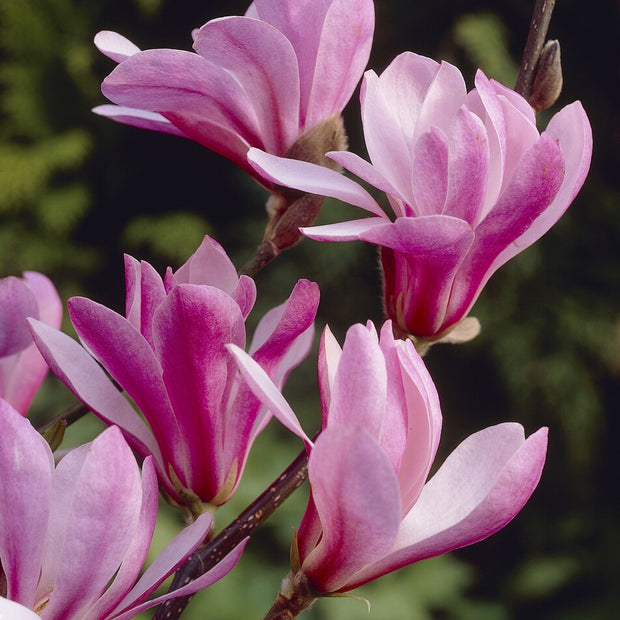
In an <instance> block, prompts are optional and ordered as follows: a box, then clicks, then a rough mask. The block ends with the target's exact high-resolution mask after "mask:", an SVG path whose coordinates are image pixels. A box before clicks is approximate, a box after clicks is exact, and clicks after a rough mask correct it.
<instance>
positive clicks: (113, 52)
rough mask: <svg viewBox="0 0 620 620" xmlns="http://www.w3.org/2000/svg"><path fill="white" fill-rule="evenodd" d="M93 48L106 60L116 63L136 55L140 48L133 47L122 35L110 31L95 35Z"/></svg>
mask: <svg viewBox="0 0 620 620" xmlns="http://www.w3.org/2000/svg"><path fill="white" fill-rule="evenodd" d="M94 42H95V46H96V47H97V49H98V50H99V51H100V52H101V53H102V54H105V55H106V56H107V57H108V58H111V59H112V60H114V61H116V62H122V61H123V60H125V59H126V58H129V57H130V56H133V55H134V54H137V53H138V52H139V51H140V48H139V47H138V46H137V45H134V44H133V43H132V42H131V41H130V40H129V39H126V38H125V37H124V36H123V35H121V34H118V33H117V32H112V31H110V30H102V31H101V32H98V33H97V34H96V35H95V41H94Z"/></svg>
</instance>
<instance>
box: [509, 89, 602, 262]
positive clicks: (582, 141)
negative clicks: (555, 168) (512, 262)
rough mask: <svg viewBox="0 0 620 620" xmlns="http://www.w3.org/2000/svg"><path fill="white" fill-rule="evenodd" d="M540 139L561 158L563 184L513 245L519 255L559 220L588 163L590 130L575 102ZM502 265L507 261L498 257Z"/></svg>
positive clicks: (552, 121)
mask: <svg viewBox="0 0 620 620" xmlns="http://www.w3.org/2000/svg"><path fill="white" fill-rule="evenodd" d="M543 135H547V136H549V137H551V138H553V139H554V140H555V141H556V142H557V143H558V144H559V145H560V149H561V150H562V155H563V156H564V166H565V173H564V181H563V183H562V186H561V187H560V190H559V191H558V193H557V195H556V197H555V198H554V199H553V202H552V203H551V204H550V205H549V206H548V207H547V208H546V209H545V210H544V211H543V213H542V214H541V215H540V216H539V217H538V218H537V219H536V221H535V222H534V224H533V225H532V226H531V227H530V228H529V229H528V230H527V231H526V232H525V233H524V234H523V235H521V236H520V237H519V238H518V239H517V240H516V241H515V246H516V247H517V248H518V249H516V251H515V252H514V253H515V254H516V253H517V252H520V251H521V250H522V249H523V248H526V247H528V246H529V245H531V244H532V243H534V242H535V241H538V239H540V237H541V236H542V235H543V234H545V233H546V232H547V231H548V230H549V229H550V228H551V226H553V225H554V224H555V223H556V222H557V220H558V219H559V218H560V217H561V216H562V214H563V213H564V211H566V209H567V208H568V206H569V205H570V203H571V202H572V201H573V199H574V198H575V196H576V195H577V193H578V192H579V190H580V189H581V186H582V185H583V183H584V181H585V179H586V176H587V174H588V170H589V169H590V161H591V159H592V128H591V127H590V122H589V121H588V117H587V116H586V113H585V111H584V109H583V107H582V105H581V103H580V102H579V101H576V102H574V103H571V104H570V105H568V106H566V107H565V108H562V109H561V110H560V111H559V112H558V113H557V114H556V115H555V116H554V117H553V118H552V119H551V121H550V122H549V125H548V127H547V129H546V131H545V132H544V133H543ZM501 259H502V261H504V260H508V258H506V259H504V257H503V256H502V257H501Z"/></svg>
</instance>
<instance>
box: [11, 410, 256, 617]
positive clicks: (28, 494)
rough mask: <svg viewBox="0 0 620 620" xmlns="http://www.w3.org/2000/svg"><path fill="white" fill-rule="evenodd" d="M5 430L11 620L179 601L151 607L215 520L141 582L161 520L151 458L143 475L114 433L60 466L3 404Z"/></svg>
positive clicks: (214, 576)
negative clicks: (154, 596) (154, 595)
mask: <svg viewBox="0 0 620 620" xmlns="http://www.w3.org/2000/svg"><path fill="white" fill-rule="evenodd" d="M0 428H2V432H1V433H0V479H1V480H2V484H1V485H0V560H1V567H2V570H1V571H0V573H1V572H2V571H3V580H6V581H4V586H5V589H3V594H4V596H5V597H6V598H0V614H2V617H3V618H4V617H6V618H24V619H28V618H32V617H34V618H36V617H41V618H44V619H45V620H73V619H76V620H77V619H80V620H112V619H113V618H114V619H117V620H127V619H128V618H133V617H134V616H135V615H136V614H137V613H138V612H139V611H141V610H142V609H147V608H149V607H152V606H153V605H157V604H159V603H160V602H162V601H163V600H166V599H168V598H170V596H171V595H164V596H162V597H159V598H157V599H153V600H151V601H148V600H147V599H148V597H149V596H150V595H151V594H152V593H153V592H154V591H155V589H156V588H157V587H158V586H159V584H160V583H162V582H163V581H164V579H165V578H166V577H167V576H168V575H170V574H171V573H172V572H174V571H175V570H176V569H177V568H178V566H179V565H180V564H181V563H182V562H183V561H184V560H185V558H187V556H188V555H189V554H191V553H192V552H193V551H194V549H196V548H197V547H198V545H199V544H200V543H201V542H202V541H203V540H204V537H205V535H206V534H207V532H208V530H209V527H210V526H211V521H212V516H211V515H209V514H206V515H202V516H201V517H200V518H199V519H198V520H197V521H196V522H195V523H193V524H192V525H191V526H189V527H188V528H186V529H185V530H183V531H182V532H181V533H180V534H179V535H178V536H177V537H176V538H175V539H174V540H173V541H172V542H171V543H170V544H169V545H168V547H166V549H164V551H163V552H162V553H161V555H160V556H159V557H158V558H157V559H156V560H155V561H154V562H153V564H152V565H151V566H150V567H149V568H148V569H147V570H146V572H145V573H144V575H143V576H142V577H141V578H140V579H139V580H138V577H139V576H140V571H141V570H142V568H143V565H144V561H145V559H146V555H147V552H148V550H149V546H150V544H151V538H152V536H153V530H154V527H155V520H156V517H157V499H158V490H157V477H156V475H155V470H154V468H153V463H152V460H151V458H150V457H147V459H145V461H144V464H143V470H142V476H140V470H139V468H138V464H137V463H136V459H135V457H134V456H133V454H132V452H131V450H130V449H129V446H128V445H127V443H126V441H125V440H124V439H123V436H122V434H121V432H120V431H119V430H118V428H116V427H112V428H109V429H107V430H106V431H104V432H103V433H102V434H101V435H100V436H99V437H98V438H97V439H95V440H94V441H93V442H91V443H90V444H86V445H84V446H81V447H79V448H76V449H75V450H72V451H70V452H69V453H68V454H66V455H65V456H64V457H63V458H62V460H61V461H60V463H59V464H58V466H54V457H53V455H52V452H51V450H50V448H49V446H48V445H47V443H46V442H45V441H44V440H43V438H42V437H41V435H39V433H37V432H36V431H35V430H34V429H33V428H32V426H31V425H30V422H29V421H28V420H27V419H25V418H23V417H22V416H21V415H20V414H19V413H18V412H17V411H15V409H13V408H12V407H11V405H10V404H9V403H7V402H6V401H4V400H2V399H0ZM244 545H245V542H243V543H242V544H240V545H239V546H238V547H237V548H235V549H234V550H233V551H232V552H231V553H230V554H229V555H228V556H227V557H226V558H224V560H223V562H221V563H220V564H218V565H217V566H216V567H215V568H214V569H213V570H212V571H210V572H209V573H208V574H206V575H204V576H203V577H200V578H199V579H198V580H196V581H194V582H192V583H190V584H189V587H188V589H187V591H186V594H191V593H193V592H196V591H197V590H199V589H201V588H205V587H207V586H209V585H211V584H212V583H214V582H215V581H217V580H219V579H221V578H222V577H223V576H224V575H226V574H227V573H228V572H229V571H230V569H231V568H232V567H233V566H234V565H235V564H236V562H237V560H238V559H239V557H240V556H241V553H242V551H243V547H244ZM178 594H179V593H178V592H174V596H178ZM7 599H8V600H7ZM11 601H12V602H11ZM16 604H19V605H21V606H23V607H17V605H16ZM27 610H34V612H36V614H33V613H32V612H28V611H27ZM2 612H5V613H2ZM9 612H10V613H9Z"/></svg>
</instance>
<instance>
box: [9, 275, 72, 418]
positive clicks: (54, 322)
mask: <svg viewBox="0 0 620 620" xmlns="http://www.w3.org/2000/svg"><path fill="white" fill-rule="evenodd" d="M27 317H33V318H35V319H39V320H41V321H43V322H44V323H46V324H47V325H51V326H52V327H54V328H59V327H60V322H61V320H62V302H61V301H60V297H59V296H58V293H57V292H56V288H55V287H54V285H53V284H52V282H51V281H50V280H49V278H47V277H46V276H44V275H43V274H41V273H37V272H36V271H26V272H25V273H24V277H23V279H20V278H16V277H14V276H9V277H7V278H3V279H1V280H0V398H4V399H5V400H7V401H8V402H9V403H11V405H13V407H15V409H17V410H18V411H19V412H20V413H21V414H22V415H26V412H27V411H28V407H30V403H31V402H32V399H33V398H34V396H35V394H36V393H37V390H38V389H39V387H40V386H41V383H43V379H45V375H46V374H47V364H46V363H45V360H44V359H43V358H42V357H41V354H40V353H39V351H38V350H37V347H36V346H35V345H34V343H33V341H32V336H31V335H30V330H29V329H28V324H27V322H26V318H27Z"/></svg>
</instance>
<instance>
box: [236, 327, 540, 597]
mask: <svg viewBox="0 0 620 620" xmlns="http://www.w3.org/2000/svg"><path fill="white" fill-rule="evenodd" d="M235 356H236V357H237V359H238V362H239V363H240V366H241V367H242V368H243V371H244V373H246V374H247V375H248V377H249V379H250V381H251V384H252V386H253V389H254V390H255V392H256V393H257V394H258V395H260V397H261V398H262V399H263V400H264V402H265V403H267V404H268V405H269V406H270V407H272V408H281V409H282V411H283V413H284V412H285V411H287V409H288V405H287V404H286V402H285V401H284V400H283V398H282V396H281V395H279V394H278V393H277V390H276V389H275V386H273V385H272V384H270V382H269V379H268V378H267V377H266V375H265V374H264V373H262V372H261V371H260V368H258V367H257V366H256V364H254V363H253V362H252V360H251V359H249V358H248V356H247V355H245V354H244V353H243V352H242V351H240V350H235ZM319 386H320V390H321V406H322V417H323V423H322V426H323V430H322V432H321V434H320V435H319V437H318V439H317V440H316V442H315V444H314V446H313V447H310V459H309V480H310V486H311V497H310V501H309V504H308V507H307V509H306V513H305V515H304V517H303V520H302V523H301V526H300V528H299V531H298V533H297V549H298V558H296V560H297V561H296V563H297V565H298V569H299V572H300V573H303V575H305V577H306V578H307V580H308V582H309V585H310V587H311V589H313V590H314V591H316V592H318V593H323V594H324V593H332V592H347V591H349V590H352V589H353V588H357V587H358V586H361V585H363V584H364V583H366V582H368V581H370V580H372V579H376V578H378V577H381V576H382V575H384V574H386V573H388V572H391V571H393V570H396V569H398V568H401V567H403V566H406V565H408V564H411V563H413V562H417V561H419V560H423V559H425V558H430V557H434V556H437V555H440V554H442V553H446V552H448V551H451V550H453V549H458V548H459V547H464V546H466V545H471V544H472V543H475V542H478V541H480V540H482V539H484V538H486V537H487V536H490V535H491V534H493V533H494V532H496V531H498V530H499V529H500V528H502V527H504V526H505V525H506V524H507V523H508V522H509V521H511V520H512V519H513V517H514V516H515V515H516V514H517V513H518V512H519V511H520V510H521V508H522V507H523V506H524V504H525V503H526V501H527V500H528V499H529V497H530V495H531V494H532V492H533V491H534V489H535V488H536V485H537V484H538V481H539V479H540V475H541V472H542V467H543V464H544V461H545V455H546V449H547V429H546V428H542V429H540V430H539V431H538V432H536V433H534V434H533V435H531V436H530V437H529V438H527V439H525V437H524V431H523V428H522V427H521V425H519V424H516V423H506V424H499V425H497V426H492V427H489V428H486V429H484V430H482V431H480V432H478V433H475V434H473V435H471V436H470V437H468V438H467V439H465V441H463V442H462V443H461V444H460V445H459V446H458V447H457V448H456V449H455V450H454V451H453V452H452V454H450V456H448V458H447V459H446V461H445V462H444V463H443V465H442V466H441V467H440V469H439V470H438V471H437V473H435V475H434V476H433V477H432V478H431V479H430V480H428V481H427V478H428V475H429V471H430V469H431V466H432V465H433V461H434V459H435V454H436V452H437V447H438V444H439V438H440V432H441V422H442V418H441V412H440V407H439V399H438V396H437V392H436V389H435V386H434V384H433V382H432V379H431V377H430V375H429V374H428V371H427V370H426V367H425V366H424V363H423V361H422V359H421V358H420V356H419V355H418V354H417V353H416V351H415V349H414V347H413V344H412V343H411V341H409V340H395V339H394V336H393V333H392V326H391V324H390V322H389V321H387V322H386V323H385V324H384V326H383V328H382V330H381V334H380V337H378V336H377V332H376V331H375V328H374V326H373V325H372V324H370V323H369V324H368V326H363V325H360V324H358V325H354V326H353V327H351V328H350V329H349V331H348V333H347V336H346V340H345V343H344V347H343V348H342V349H341V348H340V346H339V345H338V343H337V342H336V340H335V338H334V337H333V335H332V334H331V332H330V331H329V329H328V328H326V330H325V331H324V333H323V337H322V341H321V348H320V351H319ZM287 415H291V414H290V412H287ZM302 437H304V438H305V439H306V442H307V443H308V444H310V442H309V441H308V439H307V438H306V437H305V436H304V435H303V434H302ZM298 578H299V575H293V576H292V577H291V578H290V579H291V580H292V581H291V582H289V583H285V586H284V589H283V592H285V591H288V592H289V593H290V590H288V589H287V588H289V586H291V583H293V584H294V583H295V581H296V579H298ZM293 587H294V585H293Z"/></svg>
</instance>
